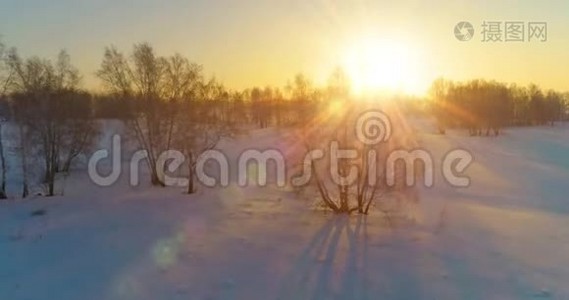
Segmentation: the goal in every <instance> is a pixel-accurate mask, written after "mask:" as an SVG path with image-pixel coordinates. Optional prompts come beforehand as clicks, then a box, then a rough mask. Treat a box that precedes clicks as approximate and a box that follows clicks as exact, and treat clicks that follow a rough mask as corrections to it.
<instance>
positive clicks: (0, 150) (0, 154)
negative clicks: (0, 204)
mask: <svg viewBox="0 0 569 300" xmlns="http://www.w3.org/2000/svg"><path fill="white" fill-rule="evenodd" d="M0 160H2V162H1V163H2V166H1V167H2V170H1V171H2V182H1V183H0V199H6V198H7V196H6V157H4V141H3V135H2V124H0Z"/></svg>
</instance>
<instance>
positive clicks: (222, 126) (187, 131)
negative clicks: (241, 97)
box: [176, 75, 236, 194]
mask: <svg viewBox="0 0 569 300" xmlns="http://www.w3.org/2000/svg"><path fill="white" fill-rule="evenodd" d="M197 78H199V79H200V81H197V82H196V85H194V87H193V88H192V90H191V91H189V93H187V94H186V95H187V96H186V97H185V99H184V101H183V103H182V106H181V111H182V112H183V114H184V116H185V117H184V118H181V119H180V122H179V127H178V132H177V134H176V136H177V138H178V144H179V145H180V146H179V147H180V148H181V149H183V152H184V154H185V155H186V157H187V166H188V179H189V185H188V190H187V192H188V194H192V193H194V192H195V191H196V188H195V184H194V181H195V178H194V176H195V171H196V170H195V167H196V163H197V161H196V159H197V157H198V156H199V155H200V154H201V153H203V152H204V151H207V150H211V149H213V148H215V147H216V146H217V144H218V142H219V141H220V140H221V139H222V138H224V137H230V136H232V135H233V133H235V131H236V128H235V127H233V126H232V125H233V124H232V123H231V122H228V120H225V119H224V118H223V115H224V112H223V109H224V107H225V106H224V103H226V102H228V97H229V93H227V92H226V91H225V89H224V87H223V86H222V85H221V84H220V83H219V82H217V81H216V80H215V79H211V80H209V81H208V82H204V81H203V80H201V78H202V77H201V75H200V76H199V77H197Z"/></svg>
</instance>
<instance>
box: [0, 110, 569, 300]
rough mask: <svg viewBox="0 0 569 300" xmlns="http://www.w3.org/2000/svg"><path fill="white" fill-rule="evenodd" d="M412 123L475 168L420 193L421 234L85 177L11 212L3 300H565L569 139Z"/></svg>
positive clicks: (4, 216)
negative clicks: (472, 133) (470, 159)
mask: <svg viewBox="0 0 569 300" xmlns="http://www.w3.org/2000/svg"><path fill="white" fill-rule="evenodd" d="M411 124H412V127H413V128H414V131H415V134H416V138H417V140H418V141H419V143H420V145H421V146H422V147H424V148H426V149H428V150H429V151H430V152H431V153H432V155H433V157H434V158H439V159H440V158H442V157H443V155H444V154H445V153H446V152H447V151H449V150H451V149H454V148H457V147H460V148H464V149H467V150H469V151H471V152H472V153H473V155H474V157H475V162H474V164H473V165H471V166H470V168H469V169H468V171H467V175H468V176H470V178H471V186H470V187H468V188H463V189H456V188H453V187H451V186H450V185H448V184H447V183H446V182H444V180H443V179H442V177H441V176H439V174H437V177H436V180H435V186H434V187H432V188H420V190H419V193H418V196H419V201H420V202H419V208H418V209H417V210H416V216H415V222H413V223H411V224H405V225H401V226H397V227H390V226H388V224H387V223H386V221H385V220H384V218H382V217H381V215H380V214H372V215H370V216H369V217H367V218H365V217H358V216H354V217H350V218H347V217H342V216H334V215H331V214H324V213H322V212H318V211H315V210H313V209H312V207H313V204H314V203H313V202H312V201H308V200H304V199H298V198H297V197H296V196H295V193H294V192H293V191H289V190H286V189H281V190H279V189H277V188H272V187H267V188H255V187H249V188H239V187H237V186H236V185H232V186H230V187H228V188H225V189H221V188H220V189H200V191H199V192H198V193H197V194H195V195H191V196H188V195H184V194H183V193H182V190H181V189H177V188H167V189H160V188H151V187H149V186H144V185H143V186H140V187H136V188H131V187H128V186H127V184H126V181H127V180H128V178H126V177H125V178H121V180H122V183H118V184H116V185H114V186H111V187H108V188H101V187H97V186H95V185H94V184H92V183H90V181H89V180H88V177H87V174H86V172H80V171H78V172H77V173H76V174H74V175H73V176H72V177H70V178H68V179H67V182H66V188H65V196H63V197H55V198H48V199H46V198H40V197H36V198H35V199H32V200H25V201H10V202H3V203H0V299H1V300H20V299H22V300H24V299H58V300H66V299H70V300H71V299H247V300H249V299H370V300H372V299H547V298H549V299H569V286H568V285H567V282H569V215H568V214H569V155H568V154H569V127H568V126H565V125H558V126H557V127H553V128H549V127H534V128H515V129H508V130H507V131H506V132H505V135H503V136H501V137H498V138H494V137H489V138H488V137H468V136H466V135H465V134H464V133H462V132H452V131H451V132H449V133H448V134H447V135H446V136H441V135H437V134H435V131H434V130H433V128H432V125H431V124H430V123H429V122H428V121H426V120H415V121H413V122H411ZM109 136H110V135H108V136H107V138H108V137H109ZM279 140H280V139H279V134H278V133H277V132H275V131H274V130H263V131H258V132H253V133H251V135H250V136H243V137H240V138H238V139H237V140H234V141H226V142H224V143H223V145H222V148H223V149H226V150H227V151H230V152H231V153H238V152H239V151H240V150H243V149H246V148H248V147H251V145H255V146H257V147H258V148H260V149H262V148H264V147H270V146H272V145H274V144H275V143H276V142H277V141H279ZM437 165H439V164H437ZM439 169H440V168H438V169H437V170H439ZM42 209H43V210H45V212H46V213H45V215H39V216H31V215H30V214H31V213H32V212H34V211H37V210H42Z"/></svg>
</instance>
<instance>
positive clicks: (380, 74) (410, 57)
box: [343, 38, 421, 94]
mask: <svg viewBox="0 0 569 300" xmlns="http://www.w3.org/2000/svg"><path fill="white" fill-rule="evenodd" d="M419 66H420V64H419V60H418V58H417V56H416V53H414V52H413V49H412V48H411V47H410V46H408V45H405V44H403V43H401V42H399V41H395V40H388V39H384V40H382V39H373V38H367V39H361V40H359V41H356V42H354V43H352V44H351V45H350V46H349V47H348V48H347V49H346V51H345V53H344V62H343V68H344V69H345V71H346V72H347V74H348V76H349V77H350V79H351V80H352V85H353V89H354V91H355V92H356V93H357V94H363V93H375V92H405V93H420V92H421V87H420V84H419V81H418V78H419V72H420V71H421V70H420V67H419Z"/></svg>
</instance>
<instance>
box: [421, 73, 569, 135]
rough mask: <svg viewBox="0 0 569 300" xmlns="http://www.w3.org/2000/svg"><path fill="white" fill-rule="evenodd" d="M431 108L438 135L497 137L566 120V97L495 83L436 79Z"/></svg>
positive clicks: (551, 91) (566, 95)
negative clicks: (459, 132) (455, 131)
mask: <svg viewBox="0 0 569 300" xmlns="http://www.w3.org/2000/svg"><path fill="white" fill-rule="evenodd" d="M430 97H431V102H430V107H431V112H432V114H433V115H434V116H435V117H436V119H437V123H438V127H439V131H440V133H445V130H446V128H464V129H467V130H468V131H469V133H470V135H473V136H480V135H487V136H488V135H490V134H493V135H499V134H500V130H501V129H502V128H504V127H507V126H528V125H546V124H548V125H552V126H553V125H554V124H555V122H557V121H564V120H567V117H568V108H569V106H568V105H569V94H567V93H565V94H563V93H560V92H557V91H553V90H548V91H544V90H542V89H541V88H540V87H538V86H537V85H535V84H531V85H529V86H527V87H521V86H517V85H515V84H511V85H508V84H505V83H501V82H496V81H486V80H481V79H477V80H471V81H467V82H454V81H449V80H445V79H437V80H436V81H435V82H434V83H433V85H432V86H431V89H430Z"/></svg>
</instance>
